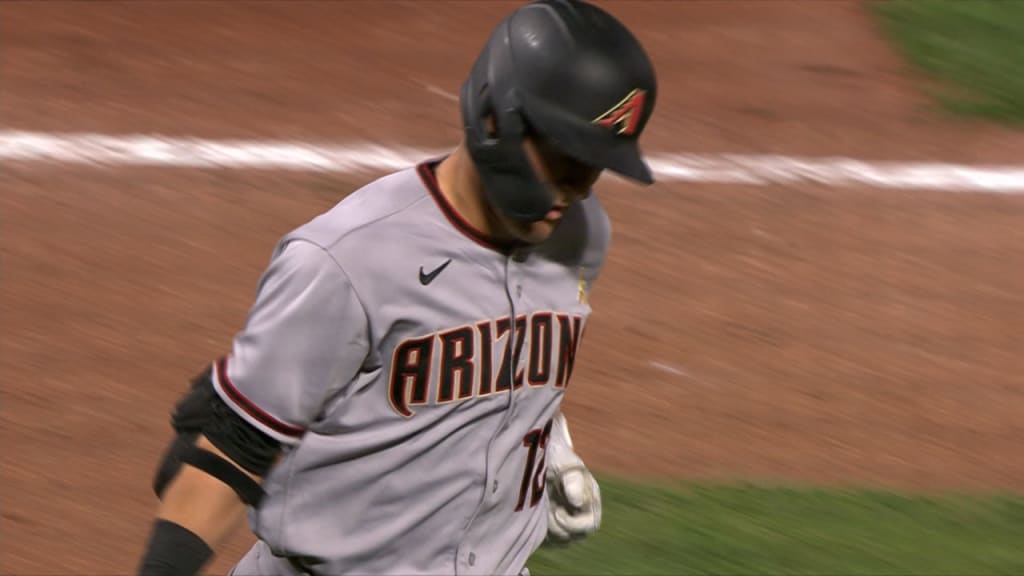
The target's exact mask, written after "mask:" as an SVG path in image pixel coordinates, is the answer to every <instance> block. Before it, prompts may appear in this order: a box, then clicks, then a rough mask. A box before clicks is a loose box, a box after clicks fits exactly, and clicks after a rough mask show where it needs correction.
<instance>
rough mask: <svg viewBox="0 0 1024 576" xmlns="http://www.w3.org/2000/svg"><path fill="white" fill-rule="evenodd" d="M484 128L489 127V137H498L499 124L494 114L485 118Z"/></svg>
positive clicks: (491, 113)
mask: <svg viewBox="0 0 1024 576" xmlns="http://www.w3.org/2000/svg"><path fill="white" fill-rule="evenodd" d="M484 126H486V127H487V137H488V138H497V137H498V122H497V120H496V119H495V118H494V113H493V112H488V113H487V116H486V117H484Z"/></svg>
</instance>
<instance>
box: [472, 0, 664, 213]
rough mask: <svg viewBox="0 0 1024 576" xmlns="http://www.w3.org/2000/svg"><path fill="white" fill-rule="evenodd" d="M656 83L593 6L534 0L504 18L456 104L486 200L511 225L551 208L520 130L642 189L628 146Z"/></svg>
mask: <svg viewBox="0 0 1024 576" xmlns="http://www.w3.org/2000/svg"><path fill="white" fill-rule="evenodd" d="M656 84H657V83H656V79H655V74H654V67H653V65H652V64H651V61H650V59H649V58H648V56H647V54H646V53H645V52H644V49H643V47H642V46H641V45H640V43H639V42H638V41H637V39H636V38H635V37H634V36H633V34H632V33H631V32H630V31H629V30H628V29H627V28H626V27H625V26H624V25H623V24H622V23H621V22H619V21H618V20H617V19H616V18H615V17H614V16H612V15H611V14H609V13H608V12H606V11H604V10H602V9H601V8H598V7H597V6H594V5H593V4H588V3H586V2H582V1H580V0H538V1H535V2H531V3H530V4H527V5H525V6H523V7H521V8H519V9H517V10H516V11H514V12H513V13H512V14H510V15H509V16H508V17H506V18H505V19H504V20H503V21H502V22H501V23H500V24H499V25H498V26H497V28H496V29H495V30H494V32H493V33H492V34H491V37H490V39H489V40H488V42H487V44H486V46H485V47H484V49H483V51H482V52H481V53H480V55H479V57H478V58H477V60H476V63H475V64H474V65H473V68H472V69H471V71H470V74H469V78H468V79H467V80H466V81H465V83H464V84H463V86H462V97H461V99H460V102H461V107H462V119H463V126H464V129H465V133H466V145H467V148H468V150H469V153H470V156H471V157H472V158H473V161H474V163H475V164H476V166H477V170H478V171H479V172H480V177H481V180H482V183H483V186H484V189H485V193H486V194H487V196H488V198H489V199H490V201H491V202H492V203H493V204H494V205H495V206H496V207H497V208H498V209H499V210H501V211H502V212H503V213H504V214H505V215H507V216H508V217H509V218H512V219H515V220H520V221H528V222H530V221H536V220H540V219H542V218H543V217H544V215H545V214H546V213H547V212H548V210H550V209H551V206H552V203H553V200H554V199H553V196H552V193H551V192H550V191H549V190H548V189H547V188H546V187H545V186H544V185H543V184H541V182H540V181H539V179H538V178H537V175H536V174H535V173H534V171H533V169H532V168H531V166H530V163H529V161H528V159H527V157H526V154H525V151H524V150H523V138H524V136H526V134H527V133H528V132H529V131H532V132H533V133H535V134H537V135H539V136H541V137H542V138H544V139H545V140H547V141H548V142H550V143H551V144H552V145H553V146H554V147H555V148H557V149H558V150H560V151H561V152H562V153H564V154H566V155H568V156H570V157H572V158H574V159H576V160H577V161H579V162H582V163H584V164H587V165H589V166H592V167H594V168H599V169H608V170H611V171H613V172H615V173H617V174H621V175H623V176H626V177H629V178H632V179H634V180H637V181H640V182H643V183H646V184H650V183H652V182H653V181H654V179H653V177H652V175H651V171H650V169H649V168H648V167H647V165H646V164H645V163H644V160H643V157H642V155H641V152H640V148H639V144H638V142H637V139H638V137H639V136H640V133H641V132H642V131H643V129H644V127H645V126H646V124H647V121H648V119H649V118H650V116H651V112H652V111H653V110H654V102H655V98H656V95H657V85H656ZM488 116H490V117H492V118H493V120H494V123H495V126H494V127H495V131H494V133H491V132H490V130H489V128H488V125H487V118H488Z"/></svg>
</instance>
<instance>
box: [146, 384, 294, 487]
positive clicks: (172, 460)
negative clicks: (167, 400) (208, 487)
mask: <svg viewBox="0 0 1024 576" xmlns="http://www.w3.org/2000/svg"><path fill="white" fill-rule="evenodd" d="M211 377H212V369H211V368H207V369H206V370H205V371H204V372H203V373H201V374H200V375H198V376H197V377H196V378H195V379H193V381H192V389H191V390H190V391H189V392H188V394H186V395H185V396H184V397H182V399H181V400H179V401H178V403H177V405H176V406H175V410H174V413H173V415H172V417H171V425H172V426H173V427H174V430H175V432H177V436H176V437H175V438H174V440H173V441H172V442H171V444H170V446H168V448H167V450H166V451H165V452H164V456H163V460H162V461H161V463H160V466H159V468H158V469H157V472H156V475H155V477H154V478H153V491H154V492H155V493H156V495H157V496H158V497H159V496H162V495H163V492H164V490H165V489H166V487H167V485H168V484H170V482H171V480H172V479H173V478H174V477H175V476H176V475H177V473H178V470H180V469H181V465H182V464H190V465H192V466H195V467H196V468H199V469H200V470H203V471H204V472H206V473H208V474H210V475H211V476H214V477H216V478H218V479H219V480H220V481H222V482H224V483H225V484H227V485H228V486H230V487H231V488H232V489H233V490H234V491H235V492H236V493H237V494H238V496H239V498H241V500H242V501H243V502H245V503H246V504H249V505H251V506H257V505H258V504H259V501H260V499H261V498H262V496H263V490H262V488H261V487H260V485H259V484H258V483H257V482H256V481H255V480H253V479H252V478H250V477H249V476H247V475H246V474H244V473H243V472H242V471H241V470H239V469H238V468H237V467H236V465H235V463H237V465H238V466H241V467H242V468H244V469H245V470H247V471H248V472H250V473H252V474H254V475H257V476H263V475H265V474H266V473H267V471H268V470H269V469H270V467H271V466H272V465H273V463H274V461H275V460H276V458H277V455H278V453H279V451H280V444H278V442H277V441H275V440H274V439H272V438H270V437H269V436H267V435H266V434H263V433H262V432H260V431H259V430H257V429H256V428H254V427H252V426H251V425H250V424H249V423H248V422H246V421H245V420H243V419H242V418H241V417H239V416H238V415H237V414H235V412H234V411H233V410H231V409H230V408H228V406H227V405H226V404H224V401H223V400H222V399H221V397H220V396H219V395H218V394H217V392H216V391H215V390H214V389H213V381H212V379H211ZM200 434H202V435H203V436H206V438H207V439H208V440H209V441H210V443H211V444H213V445H214V446H216V447H217V448H218V449H219V450H220V451H221V452H223V453H224V454H225V455H227V456H228V457H229V458H231V460H233V461H234V463H232V462H229V461H227V460H225V459H223V458H221V457H220V456H218V455H216V454H214V453H212V452H209V451H207V450H203V449H201V448H199V447H197V446H196V444H195V443H196V439H197V438H198V437H199V435H200Z"/></svg>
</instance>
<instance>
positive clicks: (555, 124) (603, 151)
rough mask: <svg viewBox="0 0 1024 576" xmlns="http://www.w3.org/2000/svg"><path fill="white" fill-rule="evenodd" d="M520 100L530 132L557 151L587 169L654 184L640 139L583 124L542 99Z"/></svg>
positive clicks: (528, 98) (522, 95)
mask: <svg viewBox="0 0 1024 576" xmlns="http://www.w3.org/2000/svg"><path fill="white" fill-rule="evenodd" d="M520 97H521V98H522V100H523V112H524V114H525V116H526V119H527V121H528V122H529V125H530V128H532V129H533V130H535V131H536V132H538V133H539V134H540V135H541V136H543V137H544V138H545V139H546V140H548V141H549V142H550V143H551V144H552V145H553V146H554V147H555V148H557V149H558V150H560V151H562V152H563V153H565V154H567V155H569V156H571V157H572V158H574V159H576V160H577V161H579V162H582V163H584V164H587V165H588V166H593V167H595V168H600V169H606V170H610V171H612V172H614V173H616V174H618V175H620V176H625V177H626V178H630V179H632V180H635V181H637V182H640V183H643V184H653V183H654V181H655V180H654V175H653V173H652V172H651V169H650V166H648V165H647V162H646V161H645V160H644V157H643V152H642V151H641V150H640V143H639V141H638V140H637V138H635V137H628V136H620V135H618V134H616V133H615V132H614V131H613V130H609V129H608V128H605V127H602V126H597V125H595V124H592V123H588V122H584V121H582V120H580V119H579V118H577V117H575V116H572V115H570V114H567V113H566V112H564V111H563V110H561V109H560V108H558V107H556V106H553V105H551V104H549V103H547V102H545V101H544V100H541V99H539V98H533V97H530V96H528V95H525V94H521V95H520Z"/></svg>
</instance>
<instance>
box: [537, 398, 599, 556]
mask: <svg viewBox="0 0 1024 576" xmlns="http://www.w3.org/2000/svg"><path fill="white" fill-rule="evenodd" d="M545 459H546V460H547V463H546V464H547V473H546V481H547V489H548V538H547V539H548V542H551V543H556V544H568V543H570V542H574V541H576V540H580V539H582V538H586V537H587V536H589V535H591V534H593V533H594V532H597V530H598V528H600V527H601V489H600V487H599V486H598V484H597V480H595V479H594V476H593V474H591V473H590V470H588V469H587V467H586V465H585V464H584V463H583V460H581V459H580V457H579V456H578V455H577V454H576V452H575V451H573V447H572V438H571V437H570V436H569V427H568V424H567V423H566V421H565V416H563V415H562V414H561V413H559V414H558V415H557V416H555V420H554V424H553V426H552V428H551V436H550V440H549V442H548V447H547V452H546V455H545Z"/></svg>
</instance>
